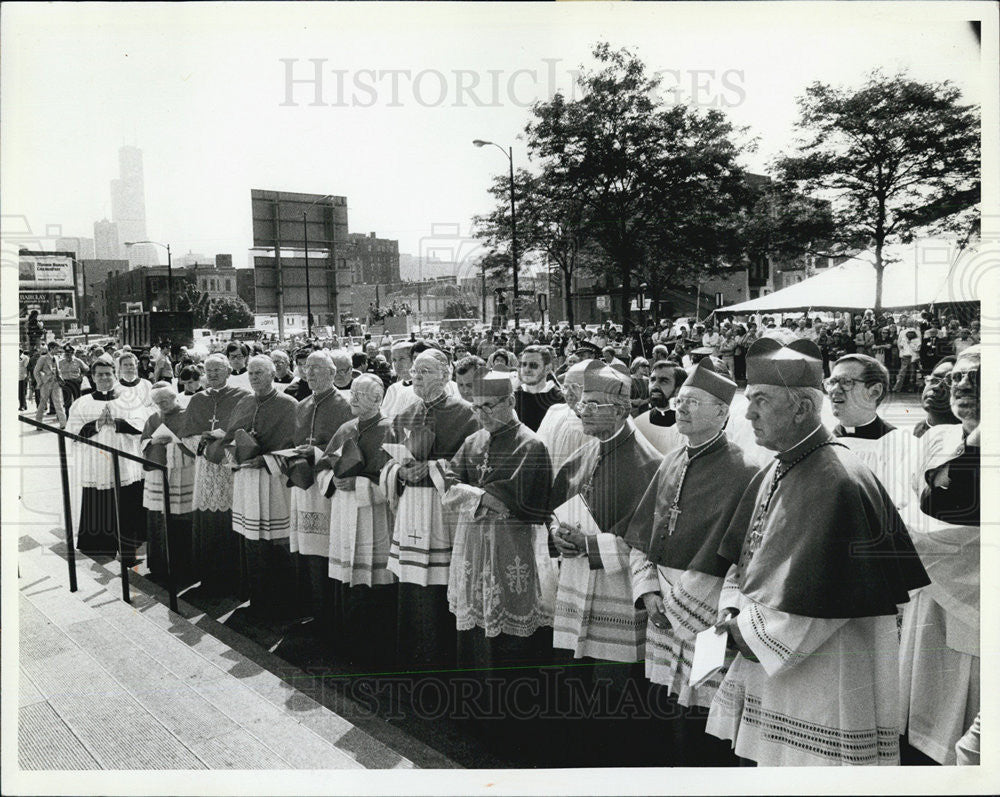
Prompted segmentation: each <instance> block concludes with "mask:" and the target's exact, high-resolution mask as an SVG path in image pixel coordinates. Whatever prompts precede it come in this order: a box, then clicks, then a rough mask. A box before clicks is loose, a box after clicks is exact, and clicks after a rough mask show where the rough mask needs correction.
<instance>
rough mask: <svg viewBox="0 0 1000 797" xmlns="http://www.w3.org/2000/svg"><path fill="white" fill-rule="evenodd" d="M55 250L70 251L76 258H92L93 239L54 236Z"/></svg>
mask: <svg viewBox="0 0 1000 797" xmlns="http://www.w3.org/2000/svg"><path fill="white" fill-rule="evenodd" d="M56 251H57V252H72V253H73V254H74V255H75V256H76V259H77V260H93V259H94V254H95V252H94V239H93V238H70V237H66V236H64V237H62V238H56Z"/></svg>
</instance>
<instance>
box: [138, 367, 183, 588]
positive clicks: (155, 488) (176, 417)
mask: <svg viewBox="0 0 1000 797" xmlns="http://www.w3.org/2000/svg"><path fill="white" fill-rule="evenodd" d="M151 395H152V399H153V404H154V405H155V407H156V411H155V412H154V413H153V414H152V415H150V416H149V418H147V419H146V425H145V426H144V427H143V430H142V435H141V436H140V438H139V450H140V451H141V452H142V455H143V456H144V457H146V459H151V460H153V461H154V462H159V463H160V464H162V465H166V466H167V479H168V480H169V483H170V558H171V562H172V564H173V570H172V572H173V578H174V584H175V585H176V586H178V587H180V586H186V585H187V584H188V583H190V582H191V580H192V579H191V576H192V568H191V508H192V501H193V499H194V467H195V460H194V454H193V453H192V451H191V450H190V449H188V448H187V447H186V446H185V445H184V444H183V443H182V442H181V438H183V437H184V436H185V434H186V431H185V418H184V412H183V410H182V409H181V405H180V404H179V403H178V401H177V391H176V390H175V389H174V387H173V386H172V385H171V384H170V383H169V382H157V383H156V384H154V385H153V387H152V393H151ZM142 505H143V506H144V507H146V565H147V566H148V567H149V573H150V576H151V577H152V578H154V579H160V580H162V579H164V578H166V574H167V569H166V568H167V545H166V534H167V532H166V525H165V524H164V512H163V472H162V471H160V470H157V469H156V468H149V469H148V470H146V479H145V484H144V486H143V491H142Z"/></svg>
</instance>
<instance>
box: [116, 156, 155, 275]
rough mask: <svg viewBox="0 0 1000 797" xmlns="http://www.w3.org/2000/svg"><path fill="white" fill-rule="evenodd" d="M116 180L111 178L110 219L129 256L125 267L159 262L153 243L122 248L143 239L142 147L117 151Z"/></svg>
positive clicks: (144, 231)
mask: <svg viewBox="0 0 1000 797" xmlns="http://www.w3.org/2000/svg"><path fill="white" fill-rule="evenodd" d="M118 174H119V177H118V179H117V180H112V181H111V220H112V221H113V222H114V223H115V224H117V225H118V239H119V242H120V243H121V244H122V246H123V249H124V252H125V254H126V256H127V257H128V259H129V268H136V267H137V266H155V265H159V262H160V261H159V253H158V251H157V249H156V247H155V246H149V245H145V246H131V247H127V248H125V247H124V244H125V242H126V241H145V240H146V239H147V237H148V236H147V233H146V193H145V187H144V185H143V179H142V150H140V149H139V148H138V147H127V146H126V147H122V148H121V149H119V150H118Z"/></svg>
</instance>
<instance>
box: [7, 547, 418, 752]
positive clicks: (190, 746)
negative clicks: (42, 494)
mask: <svg viewBox="0 0 1000 797" xmlns="http://www.w3.org/2000/svg"><path fill="white" fill-rule="evenodd" d="M28 537H29V538H28V539H22V541H21V545H20V549H21V553H20V555H19V565H20V575H21V578H20V583H19V586H20V587H21V612H22V614H21V629H22V634H21V673H22V679H21V688H20V693H21V722H20V725H21V727H22V729H23V731H22V733H21V740H20V741H21V743H22V747H23V748H24V752H23V754H22V756H21V763H22V767H24V768H39V767H41V766H43V767H44V768H53V759H54V758H59V759H60V760H61V761H62V762H64V763H66V765H67V768H74V769H76V768H85V767H88V766H90V767H100V768H106V769H118V768H126V769H128V768H137V769H158V768H159V769H173V768H185V769H187V768H190V769H199V768H209V769H229V768H233V769H252V768H265V769H287V768H300V769H347V768H362V767H383V768H388V767H402V768H407V767H412V763H411V762H410V761H409V760H408V759H406V758H405V757H403V756H401V755H399V754H398V753H395V752H394V751H392V750H390V749H389V748H388V747H386V746H385V745H383V744H381V743H380V742H378V741H377V740H376V739H374V738H372V737H371V736H370V735H369V734H367V733H365V732H364V731H361V730H360V729H358V728H357V727H355V726H354V725H353V724H352V723H351V722H349V721H348V720H346V719H344V718H343V717H340V716H338V715H337V714H335V713H334V712H331V711H330V710H329V709H327V708H325V707H324V706H323V705H321V704H320V703H318V702H316V701H314V700H312V699H311V698H309V697H307V696H306V695H303V694H301V693H299V692H298V691H297V690H296V689H295V688H294V687H293V686H290V685H289V684H288V683H286V682H285V681H283V680H282V679H280V678H278V677H277V676H275V675H274V674H272V673H271V672H269V671H268V670H266V669H264V668H263V667H260V666H259V665H257V664H256V663H255V662H254V661H252V660H251V659H250V658H248V657H246V656H244V655H243V654H241V653H239V652H237V651H235V650H233V649H232V648H231V647H230V646H228V645H226V644H225V643H224V642H222V641H220V640H219V639H217V638H216V637H215V636H213V635H212V634H210V633H208V632H206V631H205V630H204V629H202V628H199V627H198V625H196V623H195V622H192V621H191V620H190V619H187V618H185V617H184V616H181V615H179V614H175V613H173V612H170V611H169V609H168V608H167V607H166V606H164V605H161V604H160V603H158V602H157V601H155V600H154V599H153V598H151V597H150V596H148V595H145V594H143V593H141V592H138V591H136V590H135V589H133V590H132V600H133V602H132V604H126V603H125V602H123V601H122V600H121V592H120V590H121V587H120V582H118V581H117V580H116V579H115V577H114V575H115V574H114V572H113V568H114V567H116V564H115V563H110V565H109V566H108V567H105V566H103V565H102V564H100V563H98V562H95V561H93V560H91V559H89V558H87V557H80V558H79V559H78V567H77V572H78V581H79V591H78V592H77V593H76V594H75V595H74V594H71V593H69V591H68V588H67V586H66V565H65V561H64V559H63V558H62V557H61V556H59V555H58V551H59V550H60V543H58V542H54V540H55V539H56V538H55V537H53V536H51V532H42V531H32V532H30V533H29V535H28ZM32 543H35V544H32ZM57 751H59V755H58V756H56V755H55V753H56V752H57Z"/></svg>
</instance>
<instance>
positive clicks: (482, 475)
mask: <svg viewBox="0 0 1000 797" xmlns="http://www.w3.org/2000/svg"><path fill="white" fill-rule="evenodd" d="M476 470H477V471H478V473H479V483H480V484H483V483H484V482H485V481H486V477H487V476H489V475H490V474H491V473H492V472H493V468H491V467H490V463H489V462H488V461H484V462H483V464H482V465H477V466H476Z"/></svg>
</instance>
